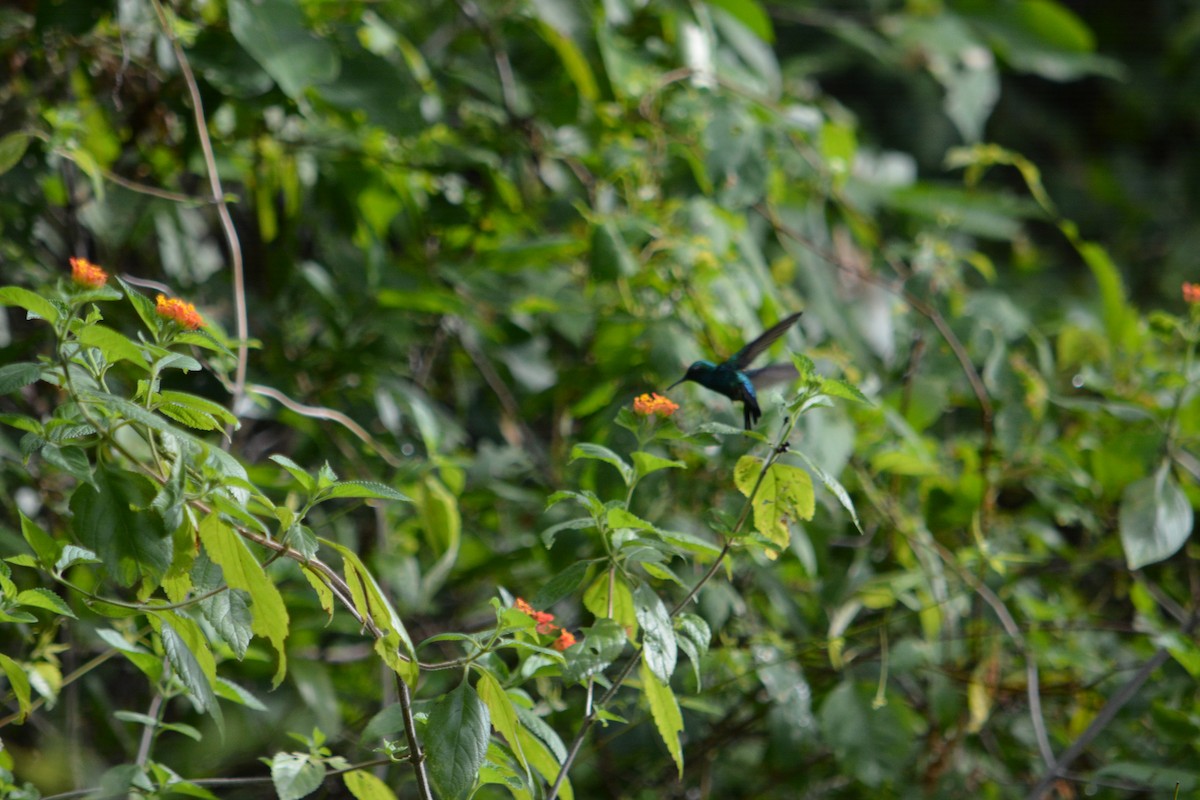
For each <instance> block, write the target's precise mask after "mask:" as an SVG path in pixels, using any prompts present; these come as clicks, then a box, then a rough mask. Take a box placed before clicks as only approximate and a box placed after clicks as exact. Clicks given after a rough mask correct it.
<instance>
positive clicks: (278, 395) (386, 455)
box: [244, 383, 403, 467]
mask: <svg viewBox="0 0 1200 800" xmlns="http://www.w3.org/2000/svg"><path fill="white" fill-rule="evenodd" d="M244 388H245V391H247V392H249V393H250V394H259V395H262V396H263V397H269V398H271V399H272V400H275V401H276V402H278V403H279V404H280V405H282V406H284V407H285V408H287V409H289V410H290V411H295V412H296V413H297V414H299V415H301V416H304V417H309V418H311V419H326V420H330V421H332V422H336V423H338V424H339V425H341V426H342V427H343V428H345V429H346V430H348V431H350V432H351V433H353V434H354V435H355V436H357V437H358V438H359V439H361V440H362V441H363V442H365V443H367V444H368V445H370V446H371V447H372V448H373V449H374V450H375V452H377V453H378V454H379V457H380V458H382V459H383V460H384V461H386V462H387V463H388V466H392V467H400V466H401V464H402V463H403V462H401V461H400V459H398V458H397V457H396V456H395V455H393V454H392V452H391V451H390V450H388V449H387V447H385V446H384V445H383V443H382V442H380V441H379V440H377V439H376V438H375V437H374V436H372V435H371V434H370V433H369V432H368V431H367V429H366V428H364V427H363V426H362V425H359V424H358V423H357V422H355V421H354V420H353V419H351V418H350V417H348V416H347V415H345V414H343V413H342V412H340V411H335V410H333V409H332V408H326V407H324V406H307V405H304V404H303V403H297V402H296V401H295V400H293V399H292V398H290V397H288V396H287V395H286V394H284V393H283V392H281V391H279V390H278V389H275V388H273V387H270V386H263V385H262V384H259V383H251V384H247V385H246V386H245V387H244Z"/></svg>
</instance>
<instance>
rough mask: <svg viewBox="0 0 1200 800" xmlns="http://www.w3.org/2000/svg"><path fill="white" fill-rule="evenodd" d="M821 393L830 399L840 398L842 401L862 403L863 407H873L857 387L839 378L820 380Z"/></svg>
mask: <svg viewBox="0 0 1200 800" xmlns="http://www.w3.org/2000/svg"><path fill="white" fill-rule="evenodd" d="M821 391H822V392H824V393H825V394H827V395H829V396H830V397H840V398H842V399H843V400H853V401H854V402H856V403H862V404H863V405H865V406H871V405H874V404H873V403H872V402H871V401H870V400H868V399H867V396H866V395H865V394H863V393H862V392H861V391H859V389H858V387H857V386H854V385H853V384H850V383H847V382H846V381H843V380H841V379H839V378H822V379H821Z"/></svg>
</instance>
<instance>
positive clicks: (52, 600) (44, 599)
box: [16, 586, 76, 619]
mask: <svg viewBox="0 0 1200 800" xmlns="http://www.w3.org/2000/svg"><path fill="white" fill-rule="evenodd" d="M16 603H17V605H19V606H29V607H30V608H43V609H45V610H47V611H53V612H54V613H55V614H61V615H62V616H64V617H70V618H71V619H76V616H75V612H73V611H72V610H71V607H70V606H68V605H67V603H66V601H65V600H63V599H62V598H61V597H59V596H58V595H56V594H55V593H54V592H52V591H50V590H49V589H43V588H41V587H40V586H39V587H34V588H33V589H26V590H25V591H23V592H20V593H18V594H17V597H16Z"/></svg>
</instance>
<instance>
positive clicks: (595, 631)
mask: <svg viewBox="0 0 1200 800" xmlns="http://www.w3.org/2000/svg"><path fill="white" fill-rule="evenodd" d="M627 641H628V639H627V638H626V637H625V629H624V628H623V627H621V624H620V623H619V622H617V621H616V620H613V619H600V620H597V621H596V624H595V625H593V626H592V627H590V628H584V629H583V639H582V640H581V641H580V642H579V643H578V644H576V645H575V646H574V647H572V648H570V649H568V650H567V651H566V653H564V655H565V656H566V659H567V664H566V667H565V668H564V669H563V677H564V678H566V679H567V680H568V681H572V682H575V683H582V682H583V681H585V680H586V679H588V678H590V677H591V676H593V675H595V674H597V673H599V672H603V671H604V670H605V669H606V668H607V667H608V665H609V664H611V663H613V662H614V661H616V660H617V658H619V657H620V655H621V652H622V651H623V650H624V649H625V643H626V642H627Z"/></svg>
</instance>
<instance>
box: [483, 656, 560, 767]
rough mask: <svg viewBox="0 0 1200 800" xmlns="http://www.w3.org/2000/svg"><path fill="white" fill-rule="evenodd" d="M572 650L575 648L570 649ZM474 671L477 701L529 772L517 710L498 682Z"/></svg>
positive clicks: (484, 672)
mask: <svg viewBox="0 0 1200 800" xmlns="http://www.w3.org/2000/svg"><path fill="white" fill-rule="evenodd" d="M571 649H572V650H574V649H575V648H571ZM476 670H478V671H479V681H478V683H476V685H475V690H476V691H477V692H478V693H479V699H480V700H482V701H483V703H484V705H486V706H487V708H488V712H489V713H490V715H491V720H492V726H493V727H494V728H495V729H496V730H497V731H498V732H499V733H500V735H501V736H503V737H504V741H506V742H508V746H509V747H511V748H512V751H513V755H515V756H516V757H517V761H518V762H519V763H520V764H521V767H522V768H523V769H524V770H525V771H526V773H528V772H529V764H528V762H526V761H525V753H524V752H523V751H522V750H521V737H520V736H519V735H518V734H519V731H520V729H521V721H520V718H518V717H517V709H516V707H515V706H514V705H513V701H512V698H510V697H509V696H508V693H507V692H505V691H504V687H503V686H501V685H500V682H499V681H497V680H496V678H495V677H494V676H493V675H492V673H490V672H488V671H487V670H485V669H482V668H480V667H479V666H478V665H476Z"/></svg>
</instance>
